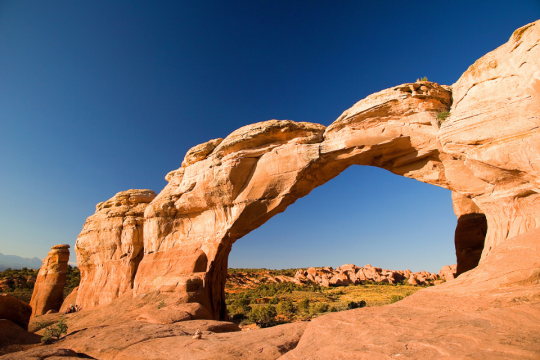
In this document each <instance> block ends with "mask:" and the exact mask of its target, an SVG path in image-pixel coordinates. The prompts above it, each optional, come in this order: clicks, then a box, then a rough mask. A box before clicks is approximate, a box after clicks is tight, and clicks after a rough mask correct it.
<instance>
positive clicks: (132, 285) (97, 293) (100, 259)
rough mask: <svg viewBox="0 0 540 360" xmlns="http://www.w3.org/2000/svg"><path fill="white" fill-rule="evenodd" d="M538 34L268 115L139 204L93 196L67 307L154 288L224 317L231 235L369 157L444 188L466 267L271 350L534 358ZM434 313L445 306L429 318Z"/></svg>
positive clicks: (193, 157) (193, 159)
mask: <svg viewBox="0 0 540 360" xmlns="http://www.w3.org/2000/svg"><path fill="white" fill-rule="evenodd" d="M539 41H540V22H535V23H532V24H529V25H527V26H525V27H523V28H520V29H518V30H516V32H515V33H514V34H513V35H512V36H511V38H510V40H509V41H508V43H506V44H505V45H503V46H501V47H500V48H498V49H496V50H494V51H493V52H491V53H489V54H487V55H485V56H484V57H482V58H481V59H479V60H478V61H477V62H476V63H475V64H473V65H472V66H471V67H470V68H469V69H468V70H467V71H466V72H465V73H464V74H463V76H462V77H461V78H460V79H459V80H458V81H457V82H456V83H455V84H454V85H453V86H452V87H451V88H450V87H447V86H441V85H438V84H435V83H432V82H427V81H425V82H416V83H411V84H403V85H399V86H396V87H394V88H391V89H387V90H383V91H381V92H378V93H376V94H373V95H370V96H368V97H367V98H366V99H364V100H361V101H359V102H358V103H357V104H355V105H354V106H353V107H352V108H351V109H349V110H347V111H345V112H344V113H343V114H342V115H341V116H340V117H339V118H338V119H337V120H336V121H335V122H334V123H332V124H331V125H330V126H329V127H328V128H325V127H324V126H322V125H319V124H312V123H296V122H293V121H289V120H282V121H279V120H270V121H266V122H261V123H256V124H252V125H248V126H245V127H242V128H240V129H238V130H236V131H235V132H233V133H232V134H230V135H229V136H227V137H226V138H225V139H224V140H221V139H216V140H212V141H210V142H208V143H205V144H202V145H198V146H196V147H194V148H192V149H191V150H190V151H189V152H188V155H186V158H185V159H184V161H183V162H182V166H181V167H180V168H179V169H177V170H174V171H172V172H170V173H169V174H167V177H166V178H167V180H168V181H169V183H168V185H167V186H166V187H165V188H164V189H163V190H162V191H161V192H160V193H159V194H158V195H157V197H155V199H153V193H148V194H147V195H144V196H143V197H145V196H146V198H145V199H146V200H144V201H138V200H136V199H138V197H137V196H138V195H134V196H133V197H132V196H131V194H130V192H127V194H126V193H119V194H117V196H115V198H113V199H111V200H109V201H108V202H106V203H105V205H106V206H105V205H102V204H103V203H102V204H100V205H98V209H97V211H96V214H95V215H93V217H90V218H89V220H88V221H87V224H85V228H84V229H83V233H81V235H80V236H79V239H78V241H77V246H76V251H77V257H78V262H79V267H80V268H81V275H82V281H81V286H80V288H79V295H78V298H77V303H78V304H79V305H81V306H82V307H83V309H84V308H91V307H94V306H98V305H106V304H111V303H112V302H114V301H120V300H122V299H124V298H123V297H122V296H126V299H127V297H130V296H131V297H133V298H137V299H142V298H144V297H145V296H162V297H164V298H166V299H167V301H173V302H176V303H178V304H182V303H199V304H200V305H201V306H202V308H204V309H206V310H207V311H209V313H210V314H211V316H212V317H213V318H214V319H224V318H225V317H226V311H225V303H224V286H225V280H226V275H227V267H228V266H227V265H228V264H227V261H228V255H229V252H230V250H231V247H232V244H233V243H234V242H235V241H236V240H237V239H239V238H240V237H242V236H244V235H245V234H247V233H249V232H250V231H252V230H254V229H256V228H257V227H259V226H261V225H262V224H264V223H265V222H266V221H267V220H268V219H270V218H271V217H272V216H274V215H275V214H277V213H280V212H282V211H284V210H285V209H286V208H287V206H289V205H290V204H292V203H294V201H296V199H298V198H300V197H303V196H305V195H307V194H309V192H310V191H311V190H312V189H314V188H315V187H317V186H320V185H322V184H324V183H325V182H327V181H329V180H331V179H332V178H334V177H335V176H337V175H339V174H340V173H341V172H342V171H343V170H345V169H346V168H347V167H349V166H351V165H369V166H377V167H381V168H384V169H387V170H389V171H391V172H393V173H395V174H398V175H402V176H406V177H410V178H414V179H417V180H419V181H422V182H425V183H428V184H432V185H437V186H441V187H444V188H447V189H450V190H452V192H453V200H454V209H455V210H456V215H458V216H459V217H460V219H461V226H462V228H463V229H458V230H460V231H458V235H459V234H465V235H464V236H462V238H460V240H459V241H457V243H456V248H457V249H458V250H459V251H458V252H459V254H458V261H459V262H458V264H457V267H458V268H460V267H461V265H463V266H464V267H463V269H465V268H471V267H474V266H476V263H477V264H478V266H477V267H476V268H475V269H473V270H469V271H467V272H465V273H463V274H462V275H460V276H459V277H458V278H457V279H456V280H453V281H450V282H448V283H447V284H443V285H441V286H442V288H441V289H439V288H440V287H439V286H438V287H436V288H435V289H429V290H422V291H420V292H418V293H417V294H415V295H414V296H411V297H410V298H407V300H404V301H403V302H399V303H397V304H394V305H391V306H389V307H384V308H379V309H362V310H357V311H356V312H354V313H347V314H345V313H343V314H335V315H331V316H329V317H327V316H324V317H321V318H320V319H318V320H316V321H314V322H313V323H312V324H313V325H312V327H311V328H312V330H309V328H308V331H307V332H306V334H305V335H304V336H303V338H302V340H301V341H300V345H299V347H298V348H297V349H295V350H294V351H292V352H290V353H288V354H287V355H285V357H286V358H305V357H314V356H315V357H319V358H329V356H330V355H329V354H331V355H332V356H334V357H335V356H337V355H340V354H341V355H340V356H343V357H346V356H352V355H353V354H355V353H362V352H364V353H365V354H366V356H369V357H372V358H377V357H384V356H395V355H397V354H402V352H403V351H409V349H410V350H411V351H412V352H411V353H410V355H411V356H413V357H425V358H437V357H444V356H447V357H449V358H456V357H462V358H467V357H469V358H471V357H473V356H474V355H471V354H476V351H478V353H479V354H482V356H484V357H486V358H497V357H499V358H535V357H536V358H537V357H538V347H537V344H538V335H537V334H538V330H539V329H538V324H539V323H540V321H539V315H538V314H539V312H538V310H539V309H538V308H539V305H538V297H537V294H538V288H537V276H536V275H535V274H537V273H538V272H539V271H540V270H539V269H540V264H539V263H538V261H537V257H536V255H535V254H538V249H536V244H538V243H539V242H538V233H537V231H536V230H535V229H536V228H537V227H538V224H539V221H540V212H539V210H538V209H540V206H539V204H540V203H539V201H540V195H539V194H538V189H539V183H540V176H539V169H540V167H539V166H540V148H539V146H540V145H539V144H540V142H539V140H540V138H539V136H540V130H539V129H540V46H539V45H538V43H539ZM448 111H449V112H450V116H448V117H447V118H445V119H444V117H442V118H441V117H439V115H440V114H441V113H443V112H448ZM152 199H153V200H152ZM150 201H151V202H150ZM143 211H144V225H143V217H142V213H143ZM471 214H476V215H474V216H470V215H471ZM480 214H482V215H483V216H485V218H486V220H487V233H486V237H485V239H484V244H483V246H482V244H480V240H479V239H480V238H481V236H478V238H475V239H472V238H470V236H469V235H466V234H467V233H470V232H471V231H472V232H474V231H476V230H478V228H480V230H481V229H483V228H482V226H481V225H478V226H477V229H476V230H475V229H472V228H471V224H470V222H468V221H467V219H469V218H475V219H477V218H478V219H479V218H480ZM462 217H463V218H462ZM125 224H127V225H129V224H131V225H129V226H126V225H125ZM473 228H474V226H473ZM124 229H128V230H126V231H124ZM141 229H143V230H142V231H143V236H142V237H141V235H140V234H141ZM471 229H472V230H471ZM124 234H126V235H124ZM521 234H525V235H527V234H528V236H529V237H526V238H523V237H519V236H517V235H521ZM459 236H461V235H459ZM459 236H458V237H459ZM516 236H517V237H516ZM508 239H514V240H512V241H510V240H508ZM515 239H518V240H515ZM480 248H482V249H480ZM524 249H526V251H525V250H524ZM480 252H481V255H480V257H478V253H480ZM516 254H519V256H518V255H516ZM521 257H523V259H525V260H526V261H524V260H523V259H522V258H521ZM463 261H467V262H468V263H467V264H465V263H464V262H463ZM467 270H468V269H467ZM456 271H457V269H456ZM463 271H465V270H463ZM458 272H459V271H458ZM535 276H536V277H535ZM511 279H514V280H515V281H513V282H509V281H510V280H511ZM409 280H410V278H409ZM413 280H414V281H416V279H414V278H413ZM473 295H474V296H473ZM156 299H157V298H156ZM520 299H528V300H527V301H525V300H523V301H522V300H520ZM122 301H128V300H122ZM415 301H416V302H415ZM105 307H106V306H105ZM444 309H448V310H449V311H450V310H452V311H454V312H455V313H454V312H453V313H448V314H447V315H448V317H447V318H446V319H445V318H444V316H446V315H445V314H443V313H445V310H444ZM486 309H487V310H486ZM83 312H84V311H83ZM441 314H442V315H441ZM443 315H444V316H443ZM81 316H82V315H81ZM95 316H97V315H95ZM374 319H375V320H374ZM410 319H422V320H421V322H414V321H411V320H410ZM103 321H104V323H106V322H107V319H104V320H103ZM347 322H348V323H347ZM343 324H351V325H350V326H349V325H343ZM171 326H172V325H171ZM339 326H343V328H344V329H349V330H350V331H346V330H343V332H341V330H340V331H336V330H335V329H336V328H337V327H339ZM330 329H332V331H336V334H337V336H338V338H336V337H331V336H330V335H328V334H329V332H330ZM364 329H366V330H364ZM396 329H400V330H396ZM401 329H402V330H401ZM449 329H451V330H449ZM463 334H465V335H463ZM482 334H484V335H482ZM359 338H363V339H366V340H363V341H358V339H359ZM349 339H351V340H349ZM381 339H382V340H381ZM422 339H424V340H422ZM523 339H525V340H523ZM159 341H165V340H159ZM165 342H166V341H165ZM353 342H355V344H352V343H353ZM310 344H315V345H310ZM340 344H341V345H342V348H341V350H340V349H339V345H340ZM388 344H395V345H389V346H386V345H388ZM456 344H457V345H456ZM141 346H142V345H141ZM164 346H165V345H164ZM145 349H147V348H145V347H144V346H143V347H141V348H140V351H147V350H145ZM490 349H491V350H490ZM340 351H341V352H340ZM394 351H395V353H394ZM490 351H491V353H490ZM336 354H337V355H336ZM308 355H309V356H308Z"/></svg>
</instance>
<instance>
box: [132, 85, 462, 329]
mask: <svg viewBox="0 0 540 360" xmlns="http://www.w3.org/2000/svg"><path fill="white" fill-rule="evenodd" d="M451 99H452V97H451V92H450V90H449V88H448V87H443V86H440V85H438V84H435V83H430V82H420V83H413V84H405V85H401V86H397V87H395V88H392V89H388V90H384V91H381V92H379V93H376V94H373V95H371V96H369V97H368V98H366V99H364V100H362V101H360V102H359V103H357V104H355V105H354V106H353V107H352V108H351V109H349V110H347V111H346V112H344V113H343V115H342V116H340V118H338V119H337V120H336V121H335V122H334V123H333V124H332V125H330V126H329V127H328V128H325V127H324V126H322V125H318V124H311V123H296V122H292V121H287V120H285V121H278V120H271V121H266V122H262V123H257V124H253V125H249V126H245V127H243V128H241V129H239V130H237V131H235V132H233V133H232V134H231V135H229V136H228V137H227V138H225V139H224V140H222V141H221V140H219V139H217V140H212V141H211V142H209V143H205V144H202V145H199V146H196V147H195V148H193V149H192V150H190V151H189V152H188V154H187V155H186V158H185V160H184V162H183V166H182V167H181V168H180V169H178V170H176V171H173V172H171V173H170V174H168V175H167V179H168V180H169V184H168V185H167V186H166V188H165V189H164V190H163V191H162V192H161V193H160V194H159V195H158V196H157V197H156V199H154V200H153V201H152V203H151V204H150V205H149V206H148V208H147V209H146V211H145V228H144V232H145V233H144V234H145V256H144V258H143V261H142V262H141V264H140V265H139V269H138V272H137V276H136V277H135V283H134V290H135V292H136V293H137V294H142V293H147V292H149V291H153V290H155V289H167V291H178V292H182V293H185V296H186V297H187V301H189V302H199V303H202V304H203V305H205V306H207V307H208V308H209V309H211V311H212V312H213V316H214V318H224V317H225V305H224V286H225V277H226V274H227V268H228V256H229V252H230V251H231V247H232V244H233V243H234V242H235V241H236V240H237V239H239V238H240V237H242V236H244V235H245V234H247V233H249V232H250V231H252V230H254V229H256V228H257V227H259V226H261V225H262V224H264V223H265V222H266V221H267V220H268V219H270V218H271V217H272V216H274V215H275V214H277V213H280V212H283V211H285V209H286V208H287V206H289V205H290V204H292V203H294V202H295V201H296V200H297V199H298V198H300V197H303V196H306V195H307V194H309V193H310V191H311V190H313V189H314V188H315V187H317V186H320V185H322V184H324V183H326V182H327V181H329V180H330V179H332V178H334V177H336V176H337V175H339V174H340V173H341V172H342V171H343V170H345V169H346V168H348V167H349V166H351V165H371V166H378V167H381V168H385V169H387V170H390V171H391V172H393V173H395V174H399V175H403V176H408V177H411V178H415V179H418V180H420V181H423V182H427V183H430V184H434V185H438V186H443V187H447V184H446V179H445V174H444V171H443V170H444V166H443V163H442V160H441V158H440V154H441V146H440V143H439V142H438V140H437V134H438V132H439V122H438V120H437V115H438V114H439V113H441V112H447V111H449V109H450V106H451V101H452V100H451ZM180 248H181V249H183V251H186V249H192V250H191V251H197V250H202V251H204V252H205V253H206V255H207V258H208V268H207V270H206V272H199V273H189V274H186V275H184V276H181V275H179V274H178V272H176V271H175V272H174V273H173V272H172V271H169V272H167V269H168V268H169V269H170V268H176V269H178V268H184V267H192V265H191V264H188V259H187V258H185V257H179V256H177V250H175V249H180ZM157 274H160V276H156V275H157ZM195 283H197V284H202V285H201V286H198V287H197V286H192V287H190V289H191V291H188V290H186V289H187V287H188V286H187V285H185V284H195ZM172 284H178V285H177V289H176V290H175V289H171V285H172Z"/></svg>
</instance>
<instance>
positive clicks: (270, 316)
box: [248, 305, 277, 327]
mask: <svg viewBox="0 0 540 360" xmlns="http://www.w3.org/2000/svg"><path fill="white" fill-rule="evenodd" d="M276 316H277V311H276V308H275V307H274V306H272V305H269V306H257V307H254V308H253V309H251V312H250V313H249V317H248V320H249V321H251V322H254V323H256V324H257V325H259V326H260V327H268V326H272V325H275V324H276Z"/></svg>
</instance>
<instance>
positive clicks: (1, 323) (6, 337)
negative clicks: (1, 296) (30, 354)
mask: <svg viewBox="0 0 540 360" xmlns="http://www.w3.org/2000/svg"><path fill="white" fill-rule="evenodd" d="M40 341H41V336H39V335H34V334H31V333H29V332H27V331H26V330H24V329H22V328H21V327H20V326H19V325H18V324H15V323H13V322H11V321H10V320H6V319H0V355H1V354H2V352H3V350H5V348H7V347H10V346H13V345H30V344H39V343H40Z"/></svg>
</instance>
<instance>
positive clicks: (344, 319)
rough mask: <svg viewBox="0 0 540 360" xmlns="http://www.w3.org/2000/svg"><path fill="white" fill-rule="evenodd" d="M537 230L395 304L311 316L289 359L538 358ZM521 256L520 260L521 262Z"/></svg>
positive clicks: (539, 290)
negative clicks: (315, 316)
mask: <svg viewBox="0 0 540 360" xmlns="http://www.w3.org/2000/svg"><path fill="white" fill-rule="evenodd" d="M539 239H540V229H537V230H535V231H532V232H530V233H527V234H524V235H521V236H518V237H516V238H513V239H510V240H508V241H506V242H505V243H504V244H502V245H501V246H499V247H497V248H496V249H495V250H494V251H493V253H492V255H491V256H490V257H489V258H488V259H486V261H485V262H483V263H482V264H481V265H480V266H479V267H478V268H476V269H475V270H473V271H470V272H467V273H465V274H463V275H462V276H460V277H458V278H457V279H455V280H453V281H450V282H447V283H445V284H442V285H439V286H436V287H433V288H428V289H424V290H421V291H419V292H417V293H415V294H414V295H412V296H410V297H408V298H406V299H404V300H402V301H399V302H397V303H395V304H392V305H388V306H383V307H378V308H362V309H358V310H350V311H346V312H342V313H336V314H331V315H326V316H322V317H320V318H317V319H315V320H313V321H312V322H311V323H310V324H309V326H308V327H307V329H306V332H305V333H304V335H303V336H302V339H301V340H300V343H299V344H298V347H297V348H295V349H294V350H292V351H291V352H289V353H287V354H286V355H284V356H283V357H282V358H280V359H283V360H291V359H295V360H296V359H393V358H396V357H400V356H403V357H404V358H409V359H471V360H472V359H501V360H502V359H515V360H518V359H539V358H540V258H538V257H530V256H527V255H528V254H531V253H534V254H538V253H540V241H539ZM525 259H526V260H525Z"/></svg>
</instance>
